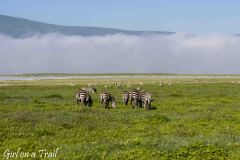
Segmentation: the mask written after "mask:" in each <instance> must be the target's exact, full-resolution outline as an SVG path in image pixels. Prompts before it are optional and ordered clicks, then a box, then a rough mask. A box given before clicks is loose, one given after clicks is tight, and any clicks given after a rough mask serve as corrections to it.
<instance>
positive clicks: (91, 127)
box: [0, 77, 240, 160]
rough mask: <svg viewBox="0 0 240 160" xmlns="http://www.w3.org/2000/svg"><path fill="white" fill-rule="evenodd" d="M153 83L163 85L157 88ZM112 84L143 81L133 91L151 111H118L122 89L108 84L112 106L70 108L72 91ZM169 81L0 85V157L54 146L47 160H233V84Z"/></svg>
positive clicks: (239, 118)
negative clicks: (140, 92) (145, 98)
mask: <svg viewBox="0 0 240 160" xmlns="http://www.w3.org/2000/svg"><path fill="white" fill-rule="evenodd" d="M160 80H161V81H164V83H163V84H164V85H163V87H159V86H158V85H157V82H159V81H160ZM115 81H123V82H124V84H127V83H126V82H129V83H128V84H129V85H131V86H128V87H126V85H125V86H124V90H125V89H126V90H129V89H130V88H134V87H138V86H140V85H139V84H138V82H145V83H143V84H142V85H141V86H140V87H142V88H144V89H145V90H150V91H151V92H152V95H153V98H154V102H153V104H152V105H153V107H154V108H155V109H152V110H150V111H147V110H145V109H143V108H141V109H132V108H131V107H130V106H127V107H125V106H123V105H122V103H121V90H122V89H118V88H117V87H116V86H114V85H109V90H110V91H111V93H112V94H113V95H115V96H116V98H117V101H118V107H117V108H116V109H103V108H102V107H101V106H100V103H99V99H98V97H99V96H98V94H92V96H93V99H94V103H93V107H92V108H88V107H84V106H83V105H79V106H77V105H76V104H75V91H76V90H77V89H79V88H81V87H83V86H86V85H87V84H88V83H91V84H94V83H97V86H96V88H97V89H98V91H100V90H105V89H104V85H105V83H109V84H112V82H115ZM168 81H170V79H157V78H156V79H153V78H152V77H149V78H143V79H138V78H135V79H134V78H128V79H126V78H125V79H121V78H105V79H104V78H99V79H97V80H96V79H91V78H90V79H68V80H67V79H65V80H36V81H0V157H1V159H4V157H3V153H4V152H5V151H6V149H9V150H11V151H16V150H17V149H18V148H19V147H20V148H21V150H22V151H25V152H36V151H38V150H41V149H47V150H49V151H53V150H54V149H56V148H58V147H61V149H60V150H59V154H58V155H57V157H56V158H54V159H61V160H65V159H66V160H68V159H69V160H74V159H204V160H205V159H233V160H235V159H240V152H239V150H240V125H239V124H240V83H238V79H234V82H230V81H233V80H232V79H228V80H226V79H190V80H189V79H171V81H173V82H174V85H173V86H172V87H170V86H168V85H167V82H168ZM239 81H240V80H239ZM98 83H99V84H98ZM70 84H74V85H70ZM9 159H18V158H9ZM19 159H20V158H19ZM29 159H31V158H29ZM35 159H44V158H35ZM45 159H49V158H45Z"/></svg>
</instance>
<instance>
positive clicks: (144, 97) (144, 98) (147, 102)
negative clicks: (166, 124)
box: [140, 91, 153, 109]
mask: <svg viewBox="0 0 240 160" xmlns="http://www.w3.org/2000/svg"><path fill="white" fill-rule="evenodd" d="M140 94H141V105H142V104H143V106H144V108H145V109H151V102H152V101H153V99H152V98H151V93H150V92H149V91H148V92H144V91H142V92H141V93H140Z"/></svg>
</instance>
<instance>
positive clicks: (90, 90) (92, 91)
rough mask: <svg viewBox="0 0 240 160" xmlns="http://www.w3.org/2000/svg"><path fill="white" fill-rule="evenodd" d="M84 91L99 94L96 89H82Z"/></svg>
mask: <svg viewBox="0 0 240 160" xmlns="http://www.w3.org/2000/svg"><path fill="white" fill-rule="evenodd" d="M82 90H86V91H88V92H89V93H97V89H96V88H95V87H87V88H82Z"/></svg>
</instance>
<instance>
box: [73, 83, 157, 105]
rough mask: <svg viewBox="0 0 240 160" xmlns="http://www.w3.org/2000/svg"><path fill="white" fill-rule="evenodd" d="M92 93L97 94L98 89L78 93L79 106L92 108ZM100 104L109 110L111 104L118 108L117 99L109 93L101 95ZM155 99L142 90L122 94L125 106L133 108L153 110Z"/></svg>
mask: <svg viewBox="0 0 240 160" xmlns="http://www.w3.org/2000/svg"><path fill="white" fill-rule="evenodd" d="M91 93H95V94H96V93H97V89H96V88H94V87H87V88H81V89H80V90H79V91H77V92H76V102H77V104H78V103H79V102H80V103H83V104H84V106H89V107H91V106H92V105H93V99H92V97H91ZM99 96H100V97H99V98H100V103H101V105H102V106H103V107H104V108H109V104H110V103H111V107H112V108H116V107H117V102H116V98H115V96H114V95H112V94H111V93H110V92H109V91H102V92H100V94H99ZM152 101H153V99H152V98H151V93H150V92H149V91H143V90H142V89H141V88H137V89H132V90H131V91H123V92H122V102H123V104H124V105H125V106H127V105H128V103H129V102H130V105H131V106H132V107H133V108H142V107H144V108H146V109H151V102H152Z"/></svg>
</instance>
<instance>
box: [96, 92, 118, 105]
mask: <svg viewBox="0 0 240 160" xmlns="http://www.w3.org/2000/svg"><path fill="white" fill-rule="evenodd" d="M100 102H101V104H102V106H103V107H104V108H108V105H109V103H110V102H111V103H112V107H113V108H116V107H117V104H116V99H115V97H114V96H113V95H111V94H110V93H109V92H108V91H102V92H101V93H100Z"/></svg>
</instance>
